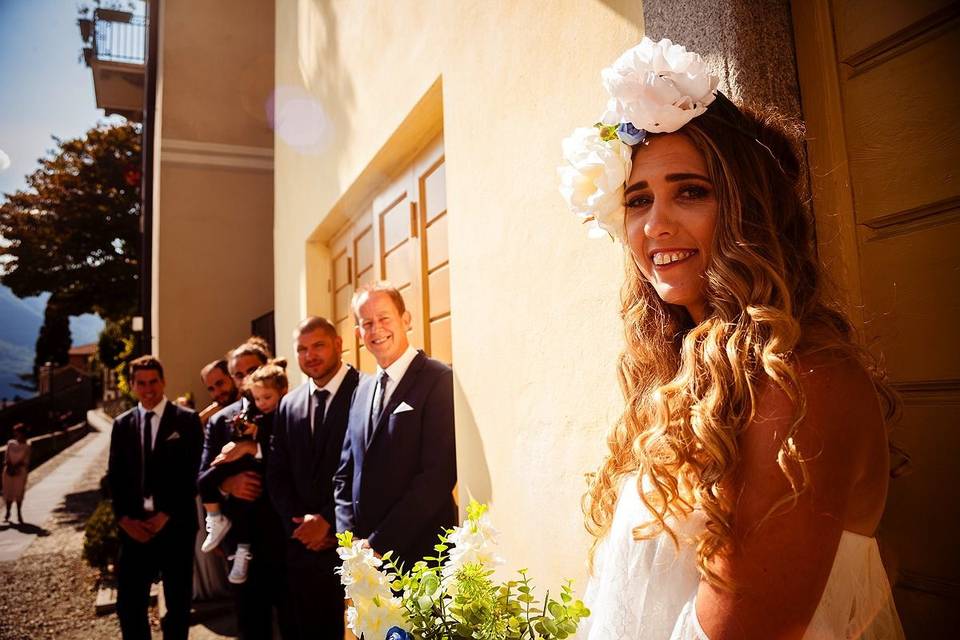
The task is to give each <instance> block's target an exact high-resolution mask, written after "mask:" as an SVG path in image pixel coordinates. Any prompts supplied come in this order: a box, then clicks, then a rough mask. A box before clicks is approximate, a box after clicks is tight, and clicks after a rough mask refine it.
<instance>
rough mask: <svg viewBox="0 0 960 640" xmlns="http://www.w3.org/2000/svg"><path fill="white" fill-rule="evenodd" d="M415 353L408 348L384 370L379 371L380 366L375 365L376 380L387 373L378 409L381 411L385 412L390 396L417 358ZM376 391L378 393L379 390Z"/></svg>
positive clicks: (411, 348) (414, 350) (412, 349)
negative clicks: (385, 388) (381, 401)
mask: <svg viewBox="0 0 960 640" xmlns="http://www.w3.org/2000/svg"><path fill="white" fill-rule="evenodd" d="M417 353H419V352H418V351H417V350H416V349H414V348H413V347H410V346H408V347H407V350H406V351H404V352H403V353H402V354H400V357H399V358H397V359H396V360H394V361H393V364H391V365H390V366H389V367H387V368H386V369H381V368H380V365H377V379H378V380H379V379H380V374H381V373H382V372H384V371H386V372H387V390H386V391H385V392H384V394H383V406H382V407H380V410H381V411H383V410H385V409H386V406H387V405H388V404H389V403H390V396H392V395H393V392H394V391H395V390H396V388H397V385H398V384H400V380H402V379H403V376H404V374H406V373H407V369H409V368H410V363H411V362H413V359H414V358H416V357H417ZM377 391H379V389H378V390H377ZM374 401H376V393H375V394H374Z"/></svg>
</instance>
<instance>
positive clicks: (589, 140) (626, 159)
mask: <svg viewBox="0 0 960 640" xmlns="http://www.w3.org/2000/svg"><path fill="white" fill-rule="evenodd" d="M601 77H602V78H603V86H604V88H605V89H606V90H607V92H608V93H609V94H610V99H609V101H608V103H607V110H606V112H605V113H604V114H603V116H602V117H601V119H600V122H599V123H597V124H596V125H594V126H593V127H581V128H578V129H576V130H574V132H573V135H571V136H570V137H569V138H566V139H565V140H564V141H563V157H564V160H566V163H565V164H564V165H563V166H561V167H560V168H559V170H558V173H559V175H560V194H561V195H562V196H563V198H564V200H566V201H567V205H568V206H569V207H570V210H571V211H573V213H574V214H575V215H576V216H577V217H579V218H580V219H581V220H583V221H584V222H585V223H588V224H589V227H590V231H589V235H590V236H591V237H600V236H603V235H604V232H606V233H607V234H609V235H610V236H611V237H612V238H616V239H619V240H620V241H621V242H624V241H625V238H624V237H623V232H624V224H623V216H624V204H623V190H624V186H625V184H626V181H627V179H628V178H629V177H630V170H631V167H632V163H631V156H632V149H631V147H632V146H633V145H635V144H638V143H640V142H642V141H643V139H644V138H645V137H646V134H647V132H650V133H671V132H673V131H676V130H677V129H679V128H680V127H682V126H683V125H685V124H687V123H688V122H690V121H691V120H692V119H694V118H696V117H697V116H699V115H701V114H703V113H704V112H706V110H707V107H708V106H709V105H710V103H712V102H713V101H714V99H716V97H717V84H718V83H719V78H718V77H717V76H715V75H713V74H711V73H710V72H709V71H708V70H707V67H706V63H704V61H703V58H701V57H700V55H699V54H697V53H694V52H692V51H687V49H686V47H683V46H681V45H678V44H673V42H671V41H670V40H667V39H666V38H664V39H663V40H661V41H660V42H654V41H653V40H651V39H650V38H647V37H644V38H643V40H641V41H640V44H638V45H637V46H635V47H633V48H632V49H629V50H628V51H626V52H625V53H624V54H623V55H621V56H620V57H619V58H617V60H616V61H615V62H614V63H613V65H612V66H610V67H608V68H606V69H604V70H603V71H602V72H601Z"/></svg>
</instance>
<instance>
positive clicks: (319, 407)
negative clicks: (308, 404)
mask: <svg viewBox="0 0 960 640" xmlns="http://www.w3.org/2000/svg"><path fill="white" fill-rule="evenodd" d="M329 396H330V392H329V391H327V390H326V389H317V390H316V391H314V392H313V435H314V436H316V435H317V434H318V433H320V431H321V428H322V427H323V419H324V417H326V416H325V415H324V414H325V413H326V410H327V398H328V397H329Z"/></svg>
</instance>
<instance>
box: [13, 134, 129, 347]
mask: <svg viewBox="0 0 960 640" xmlns="http://www.w3.org/2000/svg"><path fill="white" fill-rule="evenodd" d="M54 141H55V142H56V143H57V148H56V149H54V150H52V151H51V152H50V153H49V154H48V155H47V157H45V158H41V159H40V161H39V162H40V168H39V169H37V170H36V171H35V172H34V173H33V174H32V175H30V176H28V177H27V185H28V187H27V189H25V190H21V191H17V192H16V193H13V194H5V196H6V201H5V202H4V203H3V204H2V205H0V236H2V237H3V238H4V239H5V240H6V246H0V281H2V282H3V284H5V285H7V286H8V287H10V289H11V290H12V291H13V293H14V294H15V295H17V296H19V297H21V298H22V297H28V296H35V295H38V294H40V293H42V292H44V291H49V292H50V293H51V294H52V296H51V301H52V302H55V303H56V305H57V309H56V311H57V314H60V315H64V314H65V315H66V316H72V315H79V314H81V313H86V312H95V313H98V314H100V315H101V316H102V317H104V318H105V319H108V320H110V319H114V320H119V319H120V318H122V317H124V316H128V315H132V314H133V313H135V311H136V309H137V302H138V298H139V284H138V279H139V253H140V251H139V222H140V190H139V184H140V151H141V147H140V125H138V124H134V123H128V124H124V125H119V126H106V125H104V126H98V127H95V128H93V129H91V130H90V131H88V132H87V133H86V135H85V136H83V137H81V138H75V139H72V140H60V139H58V138H56V137H55V138H54ZM53 317H54V316H53V315H51V314H47V318H48V319H51V320H52V319H53ZM45 328H46V327H45ZM47 329H48V332H54V329H53V328H52V327H50V328H47ZM42 334H43V332H41V335H42ZM38 347H39V344H38Z"/></svg>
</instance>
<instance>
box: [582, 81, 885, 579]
mask: <svg viewBox="0 0 960 640" xmlns="http://www.w3.org/2000/svg"><path fill="white" fill-rule="evenodd" d="M661 135H666V134H661ZM674 135H676V134H674ZM679 135H685V136H687V138H688V139H689V140H690V141H691V142H692V143H693V144H694V146H696V148H697V149H698V150H699V151H700V152H701V153H702V154H703V156H704V158H705V160H706V165H707V169H708V173H709V177H710V179H711V181H712V183H713V185H714V189H715V192H716V197H717V205H718V216H717V224H716V229H715V231H714V238H713V246H712V258H711V261H710V264H709V265H708V266H707V268H706V272H705V275H704V279H705V286H704V288H705V297H706V301H707V314H706V318H705V319H704V320H703V321H702V322H700V323H699V324H696V323H694V322H693V320H692V318H691V317H690V315H689V313H687V311H686V309H685V308H683V307H680V306H676V305H671V304H667V303H665V302H664V301H663V300H661V299H660V297H659V296H658V295H657V292H656V290H655V289H654V288H653V286H652V285H651V284H650V283H649V282H647V280H646V279H645V278H644V277H643V275H642V274H641V273H640V270H639V268H638V267H637V265H636V262H635V261H634V260H633V257H632V256H631V255H630V252H629V251H627V252H626V253H627V260H626V281H625V283H624V286H623V289H622V292H621V299H622V308H621V316H622V318H623V322H624V330H625V338H626V348H625V350H624V352H623V354H622V355H621V356H620V359H619V369H618V374H619V379H620V386H621V389H622V391H623V395H624V398H625V400H626V407H625V410H624V412H623V415H622V417H621V418H620V419H619V420H618V422H617V423H616V424H615V425H614V426H613V428H612V430H611V431H610V433H609V435H608V437H607V445H608V448H609V452H608V454H607V455H606V457H605V459H604V460H603V462H602V464H601V466H600V468H599V470H598V471H597V472H596V473H595V474H593V475H592V477H591V480H590V486H589V489H588V491H587V493H586V495H585V496H584V513H585V515H586V526H587V529H588V531H590V533H592V534H593V535H594V536H595V541H594V546H593V549H592V550H591V559H592V556H593V551H595V549H596V545H597V543H598V542H599V541H600V540H601V539H602V538H603V536H604V535H605V534H606V532H607V531H608V530H609V528H610V525H611V521H612V519H613V513H614V509H615V507H616V501H617V494H618V490H619V486H620V484H621V482H622V480H623V479H624V477H626V476H629V475H632V474H634V473H636V472H639V473H637V479H636V482H637V489H638V492H639V493H640V496H641V499H642V500H643V502H644V503H645V504H646V506H647V507H648V508H649V510H650V512H651V513H652V514H653V517H654V520H653V521H651V522H646V523H640V524H638V526H637V527H636V528H635V529H634V530H633V535H634V538H635V539H644V538H650V537H653V536H655V535H657V534H659V533H660V532H662V531H665V532H666V533H667V534H668V535H670V536H671V537H672V538H673V540H674V542H675V543H677V544H678V543H679V539H678V536H677V534H676V532H675V531H674V529H673V528H672V527H671V525H670V520H671V519H672V520H674V521H676V520H679V519H682V518H684V517H685V516H687V515H688V514H690V513H691V512H692V511H693V510H694V509H695V508H697V509H700V510H702V512H703V513H704V514H705V516H706V528H705V531H704V532H703V533H701V534H699V535H698V536H697V538H696V540H695V544H696V553H697V564H698V568H699V571H700V573H701V575H702V576H704V578H705V579H707V580H708V581H709V582H710V583H711V584H713V585H716V586H724V587H729V586H730V585H727V584H725V582H724V581H723V580H722V579H721V578H720V577H719V576H718V575H717V574H716V573H715V572H714V571H713V570H712V568H711V560H712V559H713V558H714V557H715V556H716V555H717V554H718V553H723V552H724V551H725V550H726V549H728V548H729V546H730V545H731V543H732V542H733V514H734V504H733V496H731V495H729V492H725V491H724V488H723V483H722V481H723V480H724V479H726V478H729V477H730V475H731V473H732V472H733V470H734V469H735V467H736V465H737V463H738V460H739V457H740V456H739V444H738V437H739V435H740V433H741V431H742V430H743V428H744V427H745V426H746V425H747V424H749V422H750V421H751V420H752V419H753V417H754V410H755V407H756V398H757V394H758V392H759V390H760V388H761V386H762V385H764V384H768V383H773V384H775V385H776V386H777V387H779V388H780V389H782V390H783V392H785V393H786V394H787V396H788V397H789V398H790V399H791V401H792V402H793V405H794V409H795V413H794V421H793V427H792V429H791V431H790V432H789V433H788V434H787V436H786V438H785V439H784V441H783V446H782V447H781V450H780V452H779V456H778V463H779V466H780V469H781V471H782V472H783V474H784V476H785V477H786V479H787V480H788V482H789V483H790V486H791V487H792V488H793V495H792V496H785V497H784V500H783V501H781V503H779V504H784V503H788V502H790V501H791V500H795V499H796V497H797V496H798V495H799V494H800V493H801V492H802V491H803V490H804V489H805V488H806V485H807V479H806V475H805V467H804V462H803V458H802V456H801V453H800V452H799V451H798V450H797V448H796V446H795V445H794V442H793V439H792V435H793V433H794V431H795V430H796V428H797V425H798V424H799V423H800V422H801V420H802V419H803V416H804V413H805V405H806V402H805V398H804V396H803V393H802V390H801V387H800V384H799V379H798V373H797V370H796V368H795V357H796V354H798V353H809V352H812V351H818V350H821V349H829V350H831V351H839V352H841V353H844V354H847V355H849V356H852V357H854V358H856V359H857V360H858V361H859V362H861V363H863V365H864V366H865V367H866V368H867V369H868V370H869V371H870V372H871V374H872V375H873V378H874V383H875V387H876V389H877V392H878V395H879V396H880V398H881V399H882V400H883V402H884V405H885V407H884V409H885V412H884V413H885V418H886V419H887V420H888V423H889V422H890V421H891V419H892V418H894V417H895V416H896V414H897V412H898V408H899V404H898V401H897V398H896V396H895V394H894V393H893V392H892V390H891V389H890V387H889V386H888V384H887V383H886V382H885V379H884V377H883V375H882V374H881V373H880V371H879V368H878V367H876V366H875V363H874V361H873V360H872V358H871V357H870V355H869V354H868V353H867V352H866V350H865V349H863V348H862V347H860V346H859V345H858V343H857V341H856V340H855V337H854V332H853V329H852V325H851V322H850V321H849V319H848V318H847V316H846V315H845V314H844V313H843V311H842V310H841V309H840V307H839V306H838V305H837V304H835V303H833V302H832V301H831V300H830V296H828V295H827V294H826V293H825V290H826V286H825V278H824V274H823V272H822V268H821V266H820V263H819V261H818V259H817V254H816V241H815V236H814V234H815V230H814V221H813V217H812V213H811V212H810V210H809V208H808V207H807V206H806V205H805V199H804V195H803V193H804V190H803V173H802V171H801V162H800V158H801V157H802V155H801V154H800V146H799V145H800V140H801V136H802V129H801V127H800V126H799V125H798V124H796V123H793V122H791V121H789V120H788V119H786V118H783V117H781V116H779V115H777V114H775V113H772V112H765V113H764V112H759V111H754V110H751V109H747V108H737V107H736V106H734V105H733V104H732V103H731V102H729V100H727V99H726V98H724V97H723V96H719V97H718V98H717V100H716V101H715V102H714V104H713V105H711V107H710V108H709V109H708V111H707V113H705V114H704V115H702V116H700V117H698V118H696V119H694V120H693V121H691V122H690V123H688V124H687V125H686V126H684V128H683V129H681V130H680V132H679ZM638 149H641V146H639V145H638V147H637V149H635V151H634V152H635V153H637V150H638ZM640 153H642V151H640ZM644 478H646V483H644Z"/></svg>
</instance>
